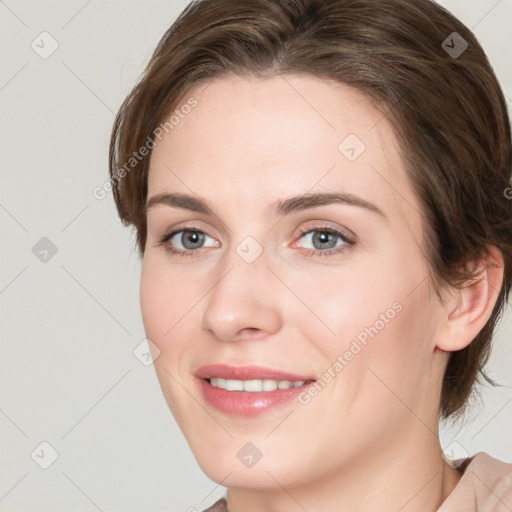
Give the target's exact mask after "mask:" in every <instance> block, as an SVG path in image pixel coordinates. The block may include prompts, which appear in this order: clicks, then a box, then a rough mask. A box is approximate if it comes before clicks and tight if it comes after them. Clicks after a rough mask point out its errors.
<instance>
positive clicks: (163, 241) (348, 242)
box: [156, 226, 356, 257]
mask: <svg viewBox="0 0 512 512" xmlns="http://www.w3.org/2000/svg"><path fill="white" fill-rule="evenodd" d="M182 232H191V233H196V232H197V233H201V234H203V235H206V233H205V232H204V231H202V230H201V229H198V228H195V227H193V226H187V227H184V228H181V229H177V230H175V231H171V232H170V233H167V234H165V235H164V236H163V237H161V238H160V239H159V240H158V241H157V244H156V245H157V246H158V247H160V246H163V247H164V250H165V251H166V252H167V253H169V254H172V255H177V256H184V257H188V256H191V257H197V256H199V255H200V249H201V248H199V249H192V250H187V251H182V250H177V249H173V248H172V247H171V246H170V245H168V244H167V242H168V241H169V240H170V239H171V238H172V237H173V236H174V235H177V234H178V233H182ZM312 232H313V233H314V232H318V233H328V234H331V235H335V236H337V237H338V238H341V240H343V242H345V244H344V245H342V246H341V247H337V248H333V249H328V250H326V251H320V250H319V249H306V255H307V256H321V257H325V256H332V255H334V254H339V253H340V252H342V251H345V250H346V249H347V246H349V247H353V246H355V245H356V242H355V240H354V239H353V238H352V237H350V236H348V235H347V234H346V233H343V232H342V231H338V230H337V229H334V228H331V227H317V228H309V229H301V230H300V233H301V236H300V237H299V239H300V238H302V237H303V236H304V235H307V234H309V233H312Z"/></svg>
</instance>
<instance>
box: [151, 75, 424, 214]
mask: <svg viewBox="0 0 512 512" xmlns="http://www.w3.org/2000/svg"><path fill="white" fill-rule="evenodd" d="M187 102H188V103H189V104H193V105H194V104H195V106H194V107H193V108H191V109H189V108H186V109H184V108H183V105H185V104H186V103H187ZM176 110H177V112H176ZM176 110H175V111H174V114H175V117H174V120H175V124H173V125H172V128H171V129H169V130H168V131H166V132H165V133H164V134H163V136H162V139H161V140H160V141H157V144H156V146H155V148H154V149H153V153H152V156H151V164H150V172H149V184H148V186H149V194H148V195H149V197H151V196H152V195H154V194H157V193H162V192H183V193H188V194H190V193H192V194H196V195H199V196H201V197H204V198H206V199H208V200H209V201H211V202H212V203H218V204H219V205H223V204H226V199H227V198H231V199H232V200H233V201H234V202H236V201H235V200H238V203H237V204H238V205H240V204H242V203H243V204H244V205H245V206H247V205H249V204H251V202H252V203H254V204H255V206H256V203H258V204H259V205H260V206H261V208H262V209H263V208H264V207H265V205H266V204H267V203H272V202H274V201H275V200H278V199H279V198H281V197H286V196H289V195H295V194H300V193H306V192H315V191H327V190H328V191H339V192H346V193H352V194H356V195H359V196H361V197H363V198H366V199H368V200H371V201H372V202H374V203H377V204H378V205H379V206H380V207H381V208H382V209H383V210H388V211H389V213H391V214H393V212H394V214H395V215H398V216H401V217H403V218H405V219H411V215H414V214H415V212H416V215H418V213H419V204H418V202H417V200H416V198H415V197H414V194H413V191H412V189H411V187H410V186H409V183H408V180H407V177H406V174H405V170H404V166H403V162H402V158H401V155H400V151H399V146H398V142H397V139H396V136H395V133H394V130H393V128H392V125H391V124H390V122H389V121H388V119H387V118H386V115H385V111H383V109H379V108H377V107H376V106H375V105H374V104H372V102H371V101H370V100H369V99H368V98H367V97H366V96H365V95H364V94H363V93H361V92H360V91H358V90H356V89H354V88H352V87H349V86H347V85H345V84H340V83H337V82H333V81H329V80H324V79H320V78H317V77H312V76H275V77H271V78H263V79H262V78H255V77H239V76H234V77H233V76H227V77H222V78H219V79H216V80H214V81H212V82H210V83H208V84H206V85H204V84H201V85H199V86H196V87H195V88H194V89H192V90H190V91H189V93H188V94H186V95H185V97H184V100H183V101H182V103H181V105H179V106H177V108H176ZM176 121H178V122H176ZM219 185H222V186H219ZM411 209H412V210H413V211H412V212H411Z"/></svg>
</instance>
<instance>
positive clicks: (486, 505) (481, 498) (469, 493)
mask: <svg viewBox="0 0 512 512" xmlns="http://www.w3.org/2000/svg"><path fill="white" fill-rule="evenodd" d="M452 466H453V467H456V468H457V469H458V470H459V471H460V472H461V473H462V477H461V479H460V480H459V482H458V484H457V485H456V486H455V488H454V489H453V491H452V492H451V493H450V495H449V496H448V497H447V498H446V499H445V500H444V502H443V504H442V505H441V507H440V508H439V509H438V510H437V512H512V464H507V463H506V462H503V461H501V460H498V459H495V458H494V457H491V456H490V455H488V454H487V453H485V452H479V453H477V454H476V455H474V456H473V457H469V458H467V459H464V460H455V461H452ZM203 512H228V508H227V502H226V499H225V498H221V499H220V500H218V501H217V502H215V503H214V504H213V505H212V506H211V507H209V508H207V509H206V510H204V511H203Z"/></svg>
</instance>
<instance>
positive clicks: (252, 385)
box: [210, 377, 306, 393]
mask: <svg viewBox="0 0 512 512" xmlns="http://www.w3.org/2000/svg"><path fill="white" fill-rule="evenodd" d="M305 382H306V381H304V380H299V381H296V382H292V381H289V380H279V381H277V380H272V379H265V380H232V379H223V378H222V377H212V378H211V379H210V384H211V385H212V386H213V387H215V388H220V389H226V390H227V391H249V392H251V393H254V392H258V391H275V390H276V389H289V388H298V387H299V386H303V385H304V383H305Z"/></svg>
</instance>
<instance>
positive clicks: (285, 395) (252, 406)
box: [200, 379, 313, 418]
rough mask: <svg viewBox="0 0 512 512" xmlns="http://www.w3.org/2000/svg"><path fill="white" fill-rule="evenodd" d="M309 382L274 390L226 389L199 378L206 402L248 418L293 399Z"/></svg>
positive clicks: (234, 414)
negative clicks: (296, 386) (295, 386)
mask: <svg viewBox="0 0 512 512" xmlns="http://www.w3.org/2000/svg"><path fill="white" fill-rule="evenodd" d="M311 384H313V382H309V383H308V384H304V385H303V386H300V387H298V388H288V389H276V390H274V391H256V392H250V391H227V390H225V389H221V388H216V387H215V386H212V385H211V384H210V383H209V382H208V380H206V379H200V385H201V390H202V392H203V396H204V399H205V400H206V402H208V404H210V405H211V406H212V407H214V408H215V409H217V410H218V411H220V412H223V413H226V414H230V415H232V416H243V417H249V418H252V417H255V416H259V415H261V414H264V413H265V412H267V411H269V410H270V409H273V408H275V407H278V406H280V405H284V404H287V403H289V402H291V401H293V400H295V399H296V398H297V397H298V396H299V395H300V394H301V393H302V392H303V391H304V390H305V389H307V388H308V387H309V386H310V385H311Z"/></svg>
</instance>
